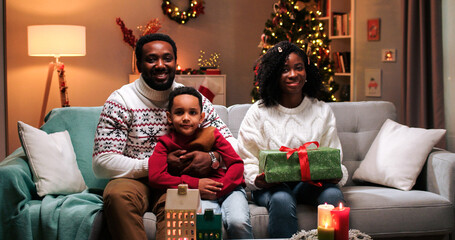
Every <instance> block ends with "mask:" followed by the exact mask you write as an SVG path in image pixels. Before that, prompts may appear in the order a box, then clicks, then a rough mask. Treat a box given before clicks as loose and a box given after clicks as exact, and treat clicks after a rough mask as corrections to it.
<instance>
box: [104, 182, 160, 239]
mask: <svg viewBox="0 0 455 240" xmlns="http://www.w3.org/2000/svg"><path fill="white" fill-rule="evenodd" d="M103 199H104V206H103V207H104V214H105V216H106V222H107V226H108V229H109V232H110V234H111V237H112V239H135V240H136V239H147V236H146V234H145V229H144V222H143V216H144V214H145V212H146V211H147V210H149V209H151V210H152V212H154V213H155V215H156V218H157V234H156V239H158V240H161V239H164V233H165V225H164V205H165V200H166V194H165V190H154V189H150V188H149V186H148V185H147V179H146V178H144V179H128V178H118V179H113V180H111V181H109V183H108V184H107V186H106V188H105V189H104V193H103Z"/></svg>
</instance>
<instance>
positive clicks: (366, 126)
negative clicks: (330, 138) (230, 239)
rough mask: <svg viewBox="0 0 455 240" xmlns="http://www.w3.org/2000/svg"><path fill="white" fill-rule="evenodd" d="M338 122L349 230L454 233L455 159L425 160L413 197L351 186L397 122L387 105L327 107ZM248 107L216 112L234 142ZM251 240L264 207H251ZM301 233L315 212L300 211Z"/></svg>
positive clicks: (260, 227)
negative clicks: (379, 138)
mask: <svg viewBox="0 0 455 240" xmlns="http://www.w3.org/2000/svg"><path fill="white" fill-rule="evenodd" d="M329 105H330V106H331V108H332V110H333V112H334V114H335V117H336V119H337V129H338V135H339V138H340V141H341V145H342V148H343V154H344V156H343V164H344V165H345V166H346V167H347V169H348V171H349V176H350V177H349V180H348V182H347V184H346V185H345V186H344V187H343V188H342V191H343V194H344V196H345V198H346V201H347V203H348V204H349V206H350V208H351V212H350V228H353V229H359V230H361V231H362V232H365V233H367V234H369V235H370V236H372V237H373V238H374V239H379V238H396V239H403V238H405V237H409V238H412V239H415V238H416V237H419V236H425V237H424V238H425V239H428V238H429V237H433V238H435V239H438V237H439V238H441V239H444V238H446V239H447V238H448V237H449V236H451V235H453V232H454V229H455V215H454V212H455V208H454V202H455V154H453V153H450V152H447V151H444V150H440V149H435V150H434V151H433V152H432V153H431V154H430V155H429V157H428V160H427V163H426V165H425V168H424V170H423V171H422V173H421V174H420V176H419V179H418V183H417V185H416V186H415V187H414V189H413V190H411V191H401V190H397V189H393V188H388V187H383V186H377V185H372V184H371V185H370V184H368V185H366V184H363V185H361V184H359V183H356V182H353V181H352V179H351V177H352V174H353V173H354V171H355V170H356V169H357V167H358V166H359V164H360V162H361V161H362V159H364V157H365V155H366V153H367V151H368V149H369V147H370V145H371V144H372V142H373V140H374V138H375V137H376V135H377V133H378V131H379V129H380V128H381V126H382V124H383V123H384V121H385V120H386V119H388V118H390V119H392V120H396V119H397V112H396V109H395V107H394V105H393V104H392V103H390V102H378V101H376V102H343V103H329ZM249 106H250V104H244V105H234V106H231V107H229V108H224V107H219V106H217V112H218V114H219V115H220V116H221V118H222V119H223V120H224V121H225V123H226V124H227V125H228V126H229V128H230V129H231V131H232V133H233V134H234V136H237V134H238V130H239V127H240V124H241V121H242V119H243V116H244V115H245V113H246V111H247V110H248V108H249ZM250 210H251V221H252V225H253V231H254V236H255V238H266V237H267V223H268V214H267V210H266V209H265V208H264V207H259V206H256V205H254V204H250ZM298 219H299V228H300V229H305V230H310V229H314V228H316V227H317V226H316V224H317V209H316V207H312V206H306V205H299V206H298Z"/></svg>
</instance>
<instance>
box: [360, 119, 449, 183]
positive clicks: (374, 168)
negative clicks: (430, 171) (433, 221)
mask: <svg viewBox="0 0 455 240" xmlns="http://www.w3.org/2000/svg"><path fill="white" fill-rule="evenodd" d="M445 132H446V130H444V129H422V128H410V127H407V126H404V125H401V124H399V123H396V122H394V121H392V120H390V119H387V120H386V121H385V122H384V124H383V125H382V127H381V130H380V131H379V133H378V135H377V136H376V138H375V139H374V141H373V144H372V145H371V147H370V149H369V150H368V152H367V154H366V156H365V159H364V160H363V161H362V163H360V166H359V168H358V169H357V170H356V171H355V172H354V175H353V176H352V179H354V180H361V181H367V182H371V183H376V184H380V185H384V186H389V187H394V188H398V189H401V190H404V191H408V190H410V189H411V188H412V187H413V186H414V184H415V182H416V179H417V177H418V175H419V173H420V171H421V170H422V168H423V165H424V164H425V160H426V158H427V156H428V154H429V153H430V151H431V149H432V148H433V147H434V145H436V143H438V142H439V140H440V139H441V137H442V136H444V134H445Z"/></svg>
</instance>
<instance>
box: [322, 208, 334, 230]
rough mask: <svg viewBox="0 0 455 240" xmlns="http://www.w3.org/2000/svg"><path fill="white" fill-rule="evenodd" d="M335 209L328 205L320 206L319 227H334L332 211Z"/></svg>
mask: <svg viewBox="0 0 455 240" xmlns="http://www.w3.org/2000/svg"><path fill="white" fill-rule="evenodd" d="M333 208H335V207H334V206H333V205H331V204H327V203H325V204H321V205H319V206H318V227H319V226H328V227H332V214H331V213H330V211H331V210H332V209H333Z"/></svg>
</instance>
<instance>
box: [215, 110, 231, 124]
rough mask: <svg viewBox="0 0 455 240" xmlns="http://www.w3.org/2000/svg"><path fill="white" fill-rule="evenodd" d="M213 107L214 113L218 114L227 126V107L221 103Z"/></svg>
mask: <svg viewBox="0 0 455 240" xmlns="http://www.w3.org/2000/svg"><path fill="white" fill-rule="evenodd" d="M213 107H214V108H215V111H216V113H217V114H218V116H220V118H221V120H222V121H223V122H224V124H226V125H227V126H229V118H228V110H227V108H226V107H225V106H222V105H213Z"/></svg>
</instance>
